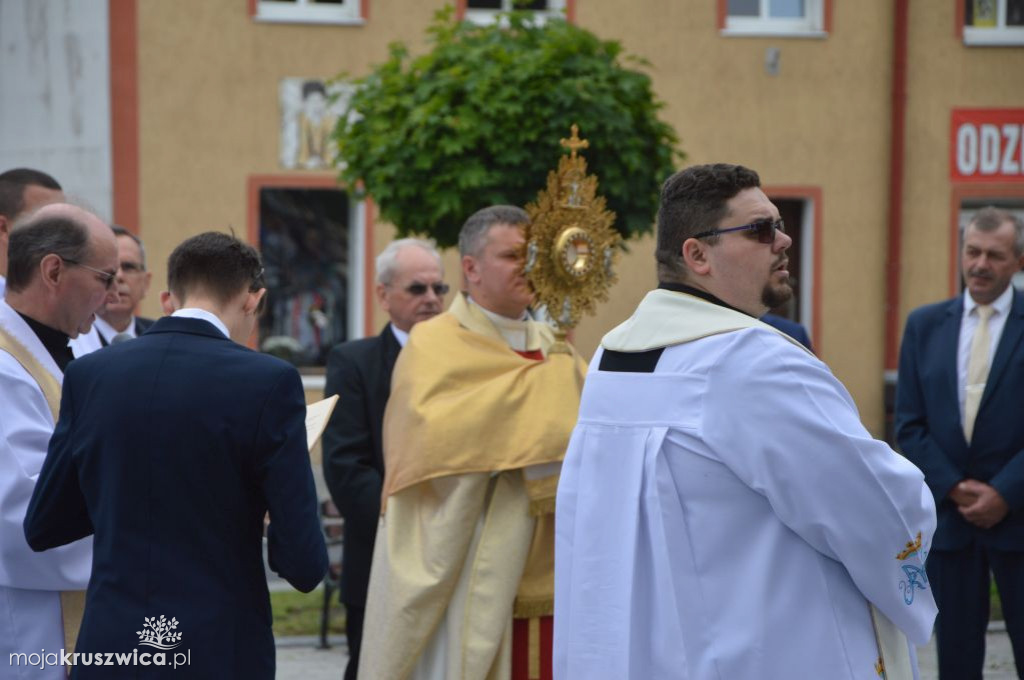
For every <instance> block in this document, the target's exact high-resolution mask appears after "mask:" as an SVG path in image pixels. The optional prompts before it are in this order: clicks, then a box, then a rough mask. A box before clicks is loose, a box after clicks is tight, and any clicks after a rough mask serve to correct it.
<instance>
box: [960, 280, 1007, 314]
mask: <svg viewBox="0 0 1024 680" xmlns="http://www.w3.org/2000/svg"><path fill="white" fill-rule="evenodd" d="M1011 304H1013V285H1009V286H1007V287H1006V290H1004V291H1003V292H1002V294H1001V295H1000V296H999V297H997V298H996V299H995V300H993V301H992V304H991V305H989V306H990V307H992V309H993V310H995V312H996V313H997V314H999V316H1002V317H1005V316H1006V315H1007V314H1009V313H1010V305H1011ZM977 308H978V303H977V302H975V301H974V298H972V297H971V294H970V292H968V291H964V316H970V314H971V313H972V312H973V311H974V310H975V309H977Z"/></svg>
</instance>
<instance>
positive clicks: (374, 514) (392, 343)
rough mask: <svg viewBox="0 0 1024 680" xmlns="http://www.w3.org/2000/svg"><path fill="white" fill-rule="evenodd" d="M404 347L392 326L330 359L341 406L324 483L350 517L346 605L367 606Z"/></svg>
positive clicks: (327, 436)
mask: <svg viewBox="0 0 1024 680" xmlns="http://www.w3.org/2000/svg"><path fill="white" fill-rule="evenodd" d="M399 350H401V345H399V344H398V340H397V339H396V338H395V334H394V332H392V330H391V324H388V325H387V326H385V327H384V330H383V331H381V334H380V335H378V336H375V337H372V338H363V339H362V340H353V341H351V342H343V343H341V344H340V345H337V346H335V347H334V348H333V349H332V350H331V353H330V354H329V355H328V357H327V385H326V388H325V389H324V393H325V395H326V396H328V397H329V396H331V395H332V394H337V395H338V405H337V407H336V408H335V409H334V413H333V414H332V415H331V419H330V421H329V422H328V423H327V429H326V430H324V435H323V460H324V479H325V481H326V482H327V488H328V489H329V490H330V492H331V499H332V500H334V504H335V505H337V506H338V510H339V511H340V512H341V516H342V517H344V518H345V544H344V545H345V547H344V551H345V554H344V558H343V559H344V564H343V567H342V570H341V601H342V602H345V603H347V604H351V605H355V606H358V607H363V606H365V605H366V587H367V585H368V584H369V581H370V562H371V560H372V558H373V541H374V537H375V536H376V535H377V520H378V517H379V515H380V494H381V487H382V485H383V482H384V453H383V444H382V441H381V429H382V426H383V424H384V407H385V406H386V405H387V402H388V395H389V394H390V393H391V372H392V371H393V370H394V368H395V360H396V359H397V358H398V352H399Z"/></svg>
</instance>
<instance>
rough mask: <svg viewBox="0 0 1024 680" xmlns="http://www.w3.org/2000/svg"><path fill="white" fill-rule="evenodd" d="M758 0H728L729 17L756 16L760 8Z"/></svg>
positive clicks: (759, 12)
mask: <svg viewBox="0 0 1024 680" xmlns="http://www.w3.org/2000/svg"><path fill="white" fill-rule="evenodd" d="M759 5H760V3H759V2H758V0H729V16H731V17H756V16H760V14H761V10H760V7H759Z"/></svg>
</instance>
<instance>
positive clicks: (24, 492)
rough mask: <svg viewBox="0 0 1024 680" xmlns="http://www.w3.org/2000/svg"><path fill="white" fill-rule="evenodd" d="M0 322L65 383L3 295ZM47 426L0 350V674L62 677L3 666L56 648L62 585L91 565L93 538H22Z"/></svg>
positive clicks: (43, 410)
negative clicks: (42, 546) (54, 544)
mask: <svg viewBox="0 0 1024 680" xmlns="http://www.w3.org/2000/svg"><path fill="white" fill-rule="evenodd" d="M0 327H3V329H4V330H6V331H7V332H8V333H9V334H11V335H12V336H14V338H15V339H16V340H17V341H18V342H19V343H21V344H22V345H23V346H24V347H25V348H26V349H27V350H28V351H29V352H30V353H31V354H32V356H33V357H35V359H36V360H37V361H39V363H40V364H41V365H42V366H43V368H44V369H46V370H47V371H49V372H50V373H52V374H53V376H54V377H55V378H56V379H57V381H58V382H62V381H63V377H64V376H63V374H62V373H61V371H60V369H58V368H57V364H56V363H55V362H54V361H53V358H52V357H51V356H50V354H49V353H48V352H47V351H46V348H45V347H44V346H43V344H42V342H40V341H39V338H38V337H36V335H35V333H33V332H32V329H31V328H30V327H29V325H28V324H27V323H25V320H24V319H22V318H21V317H20V316H19V315H18V313H17V312H16V311H14V309H12V308H11V307H10V305H8V304H7V302H6V301H5V300H0ZM53 427H54V422H53V416H52V415H51V413H50V408H49V406H48V404H47V402H46V398H45V397H44V396H43V392H42V390H41V389H40V388H39V385H38V384H37V383H36V381H35V380H34V379H33V378H32V376H30V375H29V374H28V372H27V371H26V370H25V369H24V368H23V367H22V366H21V364H19V363H18V361H17V360H15V359H14V357H12V356H11V355H10V354H8V353H7V352H3V351H0V678H5V679H6V678H17V679H19V680H21V678H26V679H28V678H32V679H33V680H40V679H43V680H50V679H51V678H64V677H65V672H66V670H65V669H64V668H63V667H60V666H47V667H46V669H45V670H40V669H39V668H38V667H35V668H26V667H25V666H20V667H19V666H17V665H9V660H10V655H11V654H16V653H24V654H29V653H32V652H35V653H37V654H38V653H40V650H42V649H45V650H46V652H47V653H50V652H58V653H59V652H60V650H61V648H62V647H63V646H64V628H63V623H62V621H61V604H60V591H62V590H84V589H85V587H86V586H87V585H88V582H89V573H90V571H91V568H92V538H91V537H90V538H85V539H82V540H80V541H76V542H74V543H71V544H69V545H66V546H63V547H61V548H56V549H54V550H47V551H45V552H42V553H37V552H33V550H32V549H31V548H30V547H29V546H28V543H27V542H26V541H25V532H24V530H23V528H22V522H23V521H24V519H25V511H26V510H27V508H28V502H29V498H30V497H31V495H32V489H33V487H34V486H35V483H36V479H38V477H39V470H40V468H41V467H42V465H43V460H44V459H45V458H46V447H47V444H48V443H49V440H50V435H52V434H53ZM130 632H131V631H129V633H130Z"/></svg>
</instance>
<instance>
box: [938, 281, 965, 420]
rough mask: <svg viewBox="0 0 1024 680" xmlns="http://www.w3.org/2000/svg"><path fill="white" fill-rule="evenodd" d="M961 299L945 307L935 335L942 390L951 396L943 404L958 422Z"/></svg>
mask: <svg viewBox="0 0 1024 680" xmlns="http://www.w3.org/2000/svg"><path fill="white" fill-rule="evenodd" d="M963 307H964V302H963V298H960V297H956V298H953V299H952V300H950V301H949V305H948V306H947V307H946V318H945V319H943V321H942V328H941V329H940V332H939V333H938V334H937V335H938V337H939V338H940V344H939V347H938V351H939V362H940V365H941V366H942V374H943V376H944V378H943V383H944V386H943V387H944V389H945V390H946V391H947V393H948V394H950V395H952V399H944V400H943V403H946V404H950V405H951V406H952V409H953V412H952V413H951V414H950V417H951V418H952V419H953V420H954V421H956V422H958V423H959V422H960V385H959V380H958V375H957V374H958V372H959V367H958V364H957V352H958V350H959V348H960V322H961V320H962V318H963Z"/></svg>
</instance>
